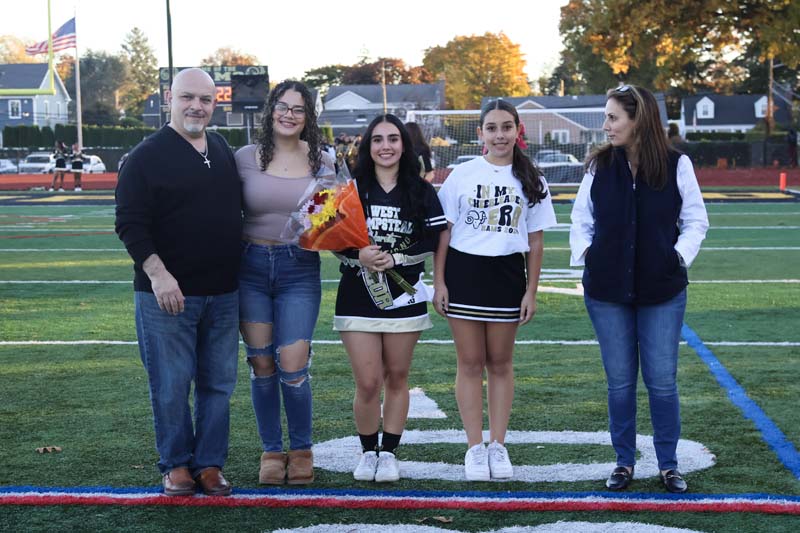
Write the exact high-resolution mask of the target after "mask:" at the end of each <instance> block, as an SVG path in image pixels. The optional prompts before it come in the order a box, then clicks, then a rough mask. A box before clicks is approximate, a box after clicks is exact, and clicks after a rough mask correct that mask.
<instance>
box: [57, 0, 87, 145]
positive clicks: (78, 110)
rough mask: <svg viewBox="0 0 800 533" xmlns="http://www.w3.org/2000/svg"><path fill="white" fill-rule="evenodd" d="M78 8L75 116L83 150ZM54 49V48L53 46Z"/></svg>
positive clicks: (79, 143)
mask: <svg viewBox="0 0 800 533" xmlns="http://www.w3.org/2000/svg"><path fill="white" fill-rule="evenodd" d="M77 11H78V9H77V7H76V8H75V118H76V119H77V123H78V151H79V152H82V151H83V119H82V117H81V56H80V54H79V53H78V13H77ZM51 50H52V48H51Z"/></svg>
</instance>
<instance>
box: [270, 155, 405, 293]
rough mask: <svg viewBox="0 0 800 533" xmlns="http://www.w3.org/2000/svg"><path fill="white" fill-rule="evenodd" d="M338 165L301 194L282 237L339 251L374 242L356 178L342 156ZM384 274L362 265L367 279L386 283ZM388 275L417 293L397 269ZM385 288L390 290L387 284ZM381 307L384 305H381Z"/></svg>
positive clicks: (305, 245)
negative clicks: (336, 169)
mask: <svg viewBox="0 0 800 533" xmlns="http://www.w3.org/2000/svg"><path fill="white" fill-rule="evenodd" d="M338 166H339V171H338V172H336V171H335V170H334V169H330V168H326V167H324V166H323V167H322V168H320V171H319V173H318V174H317V179H315V180H314V181H313V182H311V184H310V185H309V187H308V189H306V191H305V192H304V193H303V196H302V197H301V198H300V203H299V205H298V209H297V211H295V212H294V213H292V214H291V216H290V217H289V221H288V222H287V223H286V227H285V228H284V229H283V232H282V233H281V238H283V239H285V240H288V241H291V242H294V243H296V244H297V245H298V246H300V247H301V248H303V249H306V250H313V251H322V250H328V251H333V252H336V251H341V250H345V249H347V248H357V249H361V248H364V247H366V246H369V245H370V244H375V242H374V241H373V240H372V239H371V238H370V236H369V230H368V229H367V220H366V217H365V216H364V207H363V206H362V205H361V199H360V198H359V196H358V189H357V188H356V182H355V180H353V179H352V178H351V177H350V175H349V173H348V171H347V165H346V164H345V162H344V161H343V160H341V161H339V165H338ZM383 274H384V273H382V272H368V271H367V270H366V269H364V268H362V276H363V277H364V281H365V283H367V282H368V281H369V283H370V284H381V283H383V284H385V276H384V275H383ZM385 275H387V276H389V277H390V278H392V280H394V282H395V283H397V284H398V285H399V286H400V287H401V288H402V289H403V291H405V292H406V293H408V294H410V295H412V296H413V295H414V294H416V292H417V290H416V289H415V288H414V287H413V286H412V285H411V284H410V283H409V282H407V281H406V280H405V279H403V277H402V276H401V275H400V274H398V273H397V272H395V271H394V270H388V271H386V272H385ZM385 288H386V291H387V292H388V286H386V287H385ZM390 297H391V295H390ZM377 304H378V302H376V305H377ZM379 307H381V308H383V307H382V306H381V305H379Z"/></svg>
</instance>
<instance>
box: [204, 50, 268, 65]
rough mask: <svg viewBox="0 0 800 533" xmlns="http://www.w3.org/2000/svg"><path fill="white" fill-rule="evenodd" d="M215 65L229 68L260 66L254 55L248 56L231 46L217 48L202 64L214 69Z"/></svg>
mask: <svg viewBox="0 0 800 533" xmlns="http://www.w3.org/2000/svg"><path fill="white" fill-rule="evenodd" d="M215 65H227V66H250V65H258V58H257V57H256V56H254V55H252V54H246V53H244V52H242V51H240V50H238V49H235V48H231V47H230V46H223V47H222V48H217V50H216V51H214V53H213V54H211V55H210V56H208V57H206V58H205V59H203V60H202V61H201V62H200V66H203V67H213V66H215Z"/></svg>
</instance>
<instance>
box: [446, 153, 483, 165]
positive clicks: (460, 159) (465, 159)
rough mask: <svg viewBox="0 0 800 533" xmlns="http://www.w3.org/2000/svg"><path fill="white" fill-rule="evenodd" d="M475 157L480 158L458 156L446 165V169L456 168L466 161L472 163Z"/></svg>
mask: <svg viewBox="0 0 800 533" xmlns="http://www.w3.org/2000/svg"><path fill="white" fill-rule="evenodd" d="M476 157H480V156H479V155H460V156H458V157H456V160H455V161H453V162H452V163H450V164H449V165H447V168H456V167H457V166H458V165H460V164H461V163H466V162H467V161H472V160H473V159H475V158H476Z"/></svg>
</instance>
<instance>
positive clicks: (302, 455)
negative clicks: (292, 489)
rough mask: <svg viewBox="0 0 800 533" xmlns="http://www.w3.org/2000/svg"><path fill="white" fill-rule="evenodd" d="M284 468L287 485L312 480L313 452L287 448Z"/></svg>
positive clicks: (303, 483) (301, 483)
mask: <svg viewBox="0 0 800 533" xmlns="http://www.w3.org/2000/svg"><path fill="white" fill-rule="evenodd" d="M288 459H289V461H288V462H289V465H288V467H287V468H286V476H287V482H288V483H289V485H305V484H307V483H311V482H312V481H314V454H313V453H311V450H289V454H288Z"/></svg>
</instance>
